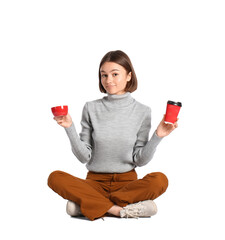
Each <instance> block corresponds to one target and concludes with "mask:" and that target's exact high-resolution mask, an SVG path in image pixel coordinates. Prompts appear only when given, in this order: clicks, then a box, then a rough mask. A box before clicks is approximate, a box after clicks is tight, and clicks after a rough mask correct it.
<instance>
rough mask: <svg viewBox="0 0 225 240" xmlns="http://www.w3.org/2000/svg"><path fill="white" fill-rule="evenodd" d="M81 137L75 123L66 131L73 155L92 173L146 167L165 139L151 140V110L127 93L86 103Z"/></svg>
mask: <svg viewBox="0 0 225 240" xmlns="http://www.w3.org/2000/svg"><path fill="white" fill-rule="evenodd" d="M81 126H82V131H81V133H80V136H78V134H77V132H76V129H75V126H74V123H72V125H71V126H70V127H69V128H65V130H66V133H67V135H68V137H69V140H70V143H71V146H72V151H73V153H74V155H75V156H76V157H77V158H78V159H79V160H80V161H81V162H82V163H86V167H87V169H88V170H89V171H93V172H100V173H123V172H128V171H130V170H132V169H133V168H135V167H136V166H143V165H146V164H147V163H148V162H149V161H150V160H151V159H152V157H153V155H154V152H155V150H156V147H157V145H158V144H159V142H160V141H161V139H162V138H160V137H158V136H157V135H156V132H154V133H153V135H152V137H151V139H150V140H148V138H149V131H150V128H151V109H150V108H149V107H148V106H146V105H144V104H142V103H140V102H138V101H136V100H135V99H134V98H133V97H132V96H131V94H130V92H126V93H125V94H123V95H111V94H107V96H105V97H103V98H102V99H97V100H94V101H90V102H86V104H85V105H84V108H83V112H82V119H81Z"/></svg>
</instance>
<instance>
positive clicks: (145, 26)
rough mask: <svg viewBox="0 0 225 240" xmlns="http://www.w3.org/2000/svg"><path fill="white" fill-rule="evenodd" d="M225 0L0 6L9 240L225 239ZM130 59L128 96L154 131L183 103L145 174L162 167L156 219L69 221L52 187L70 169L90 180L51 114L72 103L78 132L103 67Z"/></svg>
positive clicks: (4, 229)
mask: <svg viewBox="0 0 225 240" xmlns="http://www.w3.org/2000/svg"><path fill="white" fill-rule="evenodd" d="M224 12H225V6H224V1H218V0H213V1H207V0H205V1H200V0H189V1H181V0H180V1H178V0H177V1H144V0H138V1H137V0H135V1H132V0H129V1H128V0H126V1H125V0H113V1H103V0H95V1H91V0H86V1H85V0H84V1H57V0H54V1H53V0H52V1H50V0H44V1H42V0H39V1H31V0H30V1H28V0H27V1H24V0H21V1H11V0H5V1H1V2H0V34H1V36H0V80H1V85H0V86H1V87H0V89H1V94H0V98H1V99H0V100H1V111H0V112H1V117H0V121H1V124H0V128H1V129H0V136H1V151H0V154H1V156H0V160H1V173H0V183H1V198H0V199H1V204H0V217H1V220H2V221H1V222H3V224H1V233H0V234H1V235H4V237H1V238H2V239H19V238H21V239H22V238H23V239H75V238H77V237H78V235H79V236H81V235H82V238H88V237H89V238H93V239H115V238H116V237H117V238H120V239H138V238H140V236H143V237H144V236H145V237H147V238H150V239H165V238H167V239H199V238H201V239H202V238H204V237H208V238H211V239H212V238H213V239H224V238H225V234H224V229H223V227H224V215H225V208H224V202H225V196H224V183H225V177H224V164H223V162H224V160H225V154H224V117H225V114H224V103H225V101H224V85H223V82H224V80H225V69H224V66H225V44H224V43H225V15H224ZM118 49H120V50H122V51H124V52H126V53H127V54H128V56H129V57H130V58H131V61H132V63H133V65H134V69H135V71H136V74H137V77H138V83H139V86H138V90H137V91H136V92H134V93H133V94H132V96H133V97H134V98H135V99H136V100H138V101H140V102H142V103H144V104H146V105H148V106H150V107H151V109H152V114H153V115H152V116H153V119H152V129H151V133H150V136H151V135H152V133H153V131H154V130H155V128H156V127H157V125H158V123H159V122H160V120H161V118H162V117H163V114H164V112H165V108H166V101H167V100H174V101H181V102H182V103H183V107H182V109H181V112H180V115H179V118H180V119H179V127H178V129H176V130H175V131H174V132H173V133H172V134H171V135H170V136H168V137H166V138H165V139H163V141H162V142H161V143H160V145H159V146H158V149H157V152H156V154H155V156H154V159H153V160H152V161H151V162H150V163H149V164H148V165H146V166H144V167H142V168H138V169H137V172H138V175H139V177H143V176H144V175H145V174H147V173H149V172H153V171H162V172H164V173H165V174H166V175H167V176H168V178H169V181H170V182H169V183H170V185H169V188H168V190H167V192H166V193H165V194H164V195H162V196H161V197H159V198H158V199H156V201H155V202H156V204H157V206H158V210H159V211H158V214H157V215H156V216H154V217H152V218H150V219H138V220H137V219H118V218H106V219H105V221H102V219H99V220H96V221H88V220H81V219H76V218H70V217H69V216H68V215H67V214H66V212H65V205H66V200H64V199H62V198H61V197H59V196H58V195H57V194H55V193H54V192H53V191H52V190H51V189H50V188H48V186H47V178H48V175H49V174H50V173H51V172H52V171H54V170H57V169H59V170H63V171H66V172H68V173H71V174H73V175H76V176H78V177H82V178H85V176H86V172H87V170H86V168H85V165H82V164H81V163H80V162H79V161H78V160H77V159H76V158H75V157H74V155H73V154H72V152H71V148H70V144H69V140H68V138H67V136H66V133H65V130H64V129H63V128H62V127H60V126H58V125H57V124H56V122H55V121H54V120H53V116H52V113H51V111H50V108H51V107H52V106H55V105H63V104H67V105H68V106H69V112H70V114H71V115H72V118H73V121H74V123H75V126H76V128H77V131H78V132H80V129H81V128H80V119H81V111H82V108H83V105H84V104H85V102H86V101H91V100H94V99H97V98H102V97H103V96H104V94H102V93H100V91H99V89H98V66H99V63H100V60H101V58H102V57H103V56H104V55H105V53H107V52H108V51H111V50H118Z"/></svg>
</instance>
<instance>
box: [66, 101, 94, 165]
mask: <svg viewBox="0 0 225 240" xmlns="http://www.w3.org/2000/svg"><path fill="white" fill-rule="evenodd" d="M81 126H82V130H81V133H80V137H79V136H78V134H77V131H76V129H75V126H74V123H72V125H71V126H70V127H69V128H65V130H66V133H67V135H68V137H69V140H70V143H71V147H72V152H73V153H74V155H75V156H76V157H77V158H78V160H79V161H80V162H82V163H87V162H89V161H90V159H91V152H92V138H91V133H92V125H91V121H90V118H89V114H88V104H87V103H86V104H85V105H84V108H83V112H82V119H81Z"/></svg>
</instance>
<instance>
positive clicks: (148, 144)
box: [133, 108, 162, 167]
mask: <svg viewBox="0 0 225 240" xmlns="http://www.w3.org/2000/svg"><path fill="white" fill-rule="evenodd" d="M150 129H151V109H150V108H149V109H148V111H146V115H145V118H144V120H143V122H142V125H141V127H140V130H139V131H138V134H137V140H136V143H135V146H134V151H133V161H134V164H135V165H136V166H139V167H140V166H144V165H146V164H147V163H148V162H150V161H151V159H152V158H153V155H154V153H155V151H156V147H157V146H158V144H159V143H160V141H161V140H162V138H160V137H158V136H157V135H156V132H154V133H153V135H152V137H151V139H150V140H149V141H148V138H149V131H150Z"/></svg>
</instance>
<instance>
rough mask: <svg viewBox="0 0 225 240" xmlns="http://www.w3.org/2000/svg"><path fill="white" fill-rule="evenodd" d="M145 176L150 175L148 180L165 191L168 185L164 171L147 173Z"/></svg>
mask: <svg viewBox="0 0 225 240" xmlns="http://www.w3.org/2000/svg"><path fill="white" fill-rule="evenodd" d="M146 177H150V182H151V183H152V184H153V182H154V185H157V186H158V188H161V189H162V191H163V192H165V191H166V189H167V188H168V185H169V181H168V178H167V176H166V175H165V174H164V173H161V172H154V173H150V174H147V175H146Z"/></svg>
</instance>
